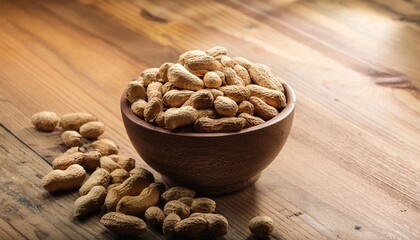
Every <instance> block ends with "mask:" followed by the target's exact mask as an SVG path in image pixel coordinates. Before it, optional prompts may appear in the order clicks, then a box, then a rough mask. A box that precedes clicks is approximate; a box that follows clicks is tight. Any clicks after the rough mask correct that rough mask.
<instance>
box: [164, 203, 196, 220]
mask: <svg viewBox="0 0 420 240" xmlns="http://www.w3.org/2000/svg"><path fill="white" fill-rule="evenodd" d="M190 211H191V210H190V207H188V206H187V205H185V204H184V203H182V202H180V201H178V200H172V201H169V202H167V203H166V204H165V206H164V207H163V212H164V213H165V214H166V215H169V214H171V213H176V215H178V216H179V217H180V218H181V219H184V218H187V217H188V216H189V215H190Z"/></svg>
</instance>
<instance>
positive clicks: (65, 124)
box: [60, 113, 97, 131]
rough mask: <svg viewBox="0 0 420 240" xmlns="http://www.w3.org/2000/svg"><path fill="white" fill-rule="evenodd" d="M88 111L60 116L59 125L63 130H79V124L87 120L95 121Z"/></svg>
mask: <svg viewBox="0 0 420 240" xmlns="http://www.w3.org/2000/svg"><path fill="white" fill-rule="evenodd" d="M96 120H97V119H96V117H94V116H92V114H90V113H68V114H64V115H62V116H61V119H60V126H61V128H62V129H63V131H65V130H74V131H79V128H80V126H82V125H83V124H85V123H87V122H92V121H96Z"/></svg>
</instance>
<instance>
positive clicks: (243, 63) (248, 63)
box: [232, 57, 253, 70]
mask: <svg viewBox="0 0 420 240" xmlns="http://www.w3.org/2000/svg"><path fill="white" fill-rule="evenodd" d="M232 61H233V63H234V64H237V65H241V66H242V67H244V68H246V69H247V70H248V69H250V68H251V66H252V64H253V63H252V62H251V61H249V60H248V59H246V58H243V57H234V58H232Z"/></svg>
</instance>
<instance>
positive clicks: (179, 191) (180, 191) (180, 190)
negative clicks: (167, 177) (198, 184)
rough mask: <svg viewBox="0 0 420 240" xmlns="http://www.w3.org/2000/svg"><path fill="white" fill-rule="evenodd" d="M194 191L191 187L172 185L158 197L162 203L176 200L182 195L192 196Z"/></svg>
mask: <svg viewBox="0 0 420 240" xmlns="http://www.w3.org/2000/svg"><path fill="white" fill-rule="evenodd" d="M194 196H195V191H194V190H192V189H188V188H184V187H172V188H169V189H168V190H167V191H166V192H164V193H162V196H160V198H161V199H162V201H163V202H164V203H167V202H169V201H172V200H178V199H180V198H182V197H194Z"/></svg>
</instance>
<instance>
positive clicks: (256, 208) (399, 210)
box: [0, 0, 420, 239]
mask: <svg viewBox="0 0 420 240" xmlns="http://www.w3.org/2000/svg"><path fill="white" fill-rule="evenodd" d="M217 45H221V46H225V47H226V48H228V50H229V51H230V52H229V54H230V55H231V56H243V57H246V58H248V59H250V60H252V61H255V62H261V63H264V64H266V65H268V66H269V67H270V68H271V69H272V71H273V72H274V73H275V75H277V76H279V77H281V78H283V79H285V80H286V81H287V82H288V83H289V84H290V85H291V86H292V87H293V88H294V89H295V91H296V93H297V98H298V102H297V109H296V110H297V112H296V115H295V122H294V126H293V128H292V132H291V135H290V137H289V139H288V142H287V143H286V145H285V147H284V149H283V150H282V152H281V154H280V155H279V156H278V157H277V159H276V160H275V161H274V162H273V164H272V165H270V166H269V167H268V168H267V169H266V170H265V171H264V172H263V174H262V177H261V178H260V180H259V181H258V182H257V183H256V184H255V185H253V186H251V187H249V188H247V189H246V190H244V191H242V192H239V193H236V194H231V195H228V196H221V197H218V198H217V199H216V200H217V204H218V212H220V213H222V214H223V215H226V216H227V218H228V219H229V221H230V229H229V234H228V235H227V236H226V237H225V238H223V239H253V238H252V237H250V233H249V231H248V228H247V224H248V221H249V219H251V218H252V217H254V216H256V215H260V214H265V215H268V216H271V217H272V218H273V219H274V220H275V222H276V230H275V232H274V233H273V235H272V236H271V239H420V227H419V226H420V117H419V113H420V100H419V98H420V97H419V96H420V95H419V89H420V2H419V1H415V0H411V1H408V0H398V1H393V0H369V1H363V0H357V1H356V0H355V1H338V0H330V1H293V0H278V1H274V0H271V1H256V0H251V1H239V0H238V1H234V0H231V1H204V0H202V1H170V0H165V1H99V0H80V1H52V0H46V1H29V0H28V1H22V0H16V1H15V0H10V1H5V0H1V1H0V108H1V111H0V123H1V128H0V132H1V135H0V136H1V140H0V176H1V177H0V202H1V209H0V238H2V239H24V238H28V239H37V238H38V239H47V238H49V239H66V238H74V239H82V238H89V239H93V238H101V239H111V238H116V236H115V235H113V234H111V233H110V232H108V231H106V229H105V228H104V227H103V226H102V225H100V223H99V217H100V216H99V215H100V214H97V215H95V216H92V217H90V218H87V219H84V220H83V221H80V220H77V219H73V218H72V204H73V201H74V199H75V198H76V197H77V195H78V194H77V193H74V194H71V195H58V196H52V195H49V194H47V193H46V192H45V191H44V190H43V189H42V188H41V187H40V179H41V178H42V176H43V175H45V174H46V173H47V172H48V171H50V169H51V168H50V166H49V162H50V161H51V160H52V159H53V157H54V156H56V155H58V154H59V153H60V152H62V151H63V150H64V147H63V145H60V143H61V141H60V139H59V131H56V132H54V133H52V134H48V133H40V132H37V131H35V130H34V128H33V127H32V126H31V124H30V117H31V116H32V114H34V113H35V112H38V111H41V110H50V111H55V112H57V113H58V114H64V113H68V112H76V111H82V112H90V113H92V114H94V115H96V116H97V117H98V118H99V119H100V120H101V121H102V122H104V123H105V124H106V125H107V130H106V134H105V136H106V137H109V138H111V139H113V140H115V141H116V142H117V143H118V144H119V145H120V147H121V151H122V153H124V154H128V155H131V156H134V157H136V158H137V159H138V160H139V161H138V162H140V163H142V161H141V159H140V158H139V157H138V155H137V153H136V152H135V151H134V148H133V147H132V146H131V144H130V142H129V140H128V137H127V135H126V133H125V129H124V127H123V124H122V121H121V116H120V110H119V98H120V95H121V93H122V91H123V90H124V88H125V86H126V85H127V83H128V82H129V81H130V80H131V79H133V78H136V77H137V75H138V74H139V73H140V72H141V71H142V69H144V68H147V67H154V66H160V64H161V63H163V62H167V61H171V62H175V61H177V57H178V55H179V54H180V53H182V52H184V51H186V50H190V49H202V50H205V49H208V48H210V47H212V46H217ZM155 175H156V176H157V174H155ZM139 238H140V239H161V238H163V237H162V236H161V235H160V234H159V233H157V232H153V231H148V232H147V233H146V235H144V236H141V237H139Z"/></svg>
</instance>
